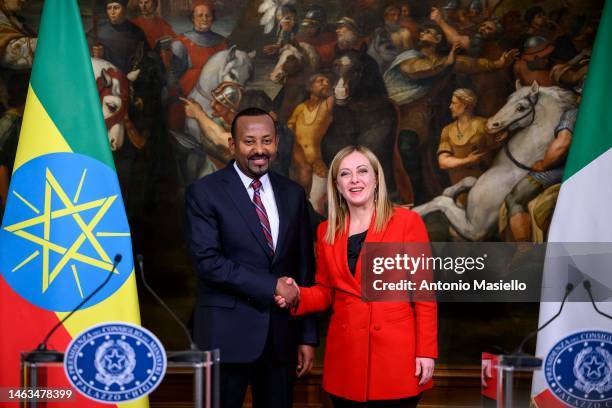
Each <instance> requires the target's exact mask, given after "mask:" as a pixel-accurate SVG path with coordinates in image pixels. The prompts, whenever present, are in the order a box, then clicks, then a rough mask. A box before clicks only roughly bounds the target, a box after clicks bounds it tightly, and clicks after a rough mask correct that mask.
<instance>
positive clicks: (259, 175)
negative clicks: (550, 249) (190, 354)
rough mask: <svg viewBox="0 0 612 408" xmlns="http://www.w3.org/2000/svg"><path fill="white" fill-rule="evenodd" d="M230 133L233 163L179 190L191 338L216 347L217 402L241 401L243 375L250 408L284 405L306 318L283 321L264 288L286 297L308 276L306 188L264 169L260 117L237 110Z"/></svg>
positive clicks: (302, 355) (310, 346) (269, 152)
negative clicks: (193, 278)
mask: <svg viewBox="0 0 612 408" xmlns="http://www.w3.org/2000/svg"><path fill="white" fill-rule="evenodd" d="M231 134H232V136H231V137H230V139H229V146H230V151H231V153H232V155H233V156H234V161H233V162H232V163H230V164H228V166H227V167H225V168H224V169H222V170H219V171H217V172H215V173H213V174H211V175H209V176H207V177H204V178H202V179H200V180H198V181H196V182H195V183H193V184H192V185H191V186H190V187H189V189H188V191H187V194H186V206H187V208H186V210H187V230H188V239H189V247H190V251H191V255H192V259H193V261H194V266H195V270H196V272H197V276H198V294H197V303H196V311H195V316H194V337H195V341H196V342H197V344H198V346H199V347H201V348H202V349H203V350H208V349H213V348H219V349H221V405H222V407H224V408H225V407H229V408H240V407H242V403H243V400H244V396H245V393H246V389H247V386H248V385H249V383H250V384H251V388H252V391H253V406H254V407H255V408H276V407H278V408H289V407H291V404H292V393H293V392H292V387H293V379H294V378H295V376H296V374H297V376H301V375H302V374H304V373H305V372H306V371H308V370H309V369H310V368H311V366H312V363H313V360H314V345H316V344H317V342H318V337H317V331H316V321H315V320H313V319H312V318H310V319H303V320H294V319H292V318H291V316H290V315H289V313H288V312H287V311H286V310H281V309H280V308H278V307H276V304H275V303H274V296H275V295H280V296H285V295H286V296H287V299H288V300H289V301H290V302H292V303H294V304H295V303H297V301H298V298H299V291H298V288H297V286H296V285H295V283H296V282H297V283H298V284H300V285H307V286H308V285H311V284H312V283H313V277H314V261H313V241H312V234H311V230H310V227H309V223H308V215H307V214H308V210H307V200H306V195H305V193H304V190H303V189H302V187H300V186H299V185H298V184H296V183H294V182H292V181H290V180H289V179H287V178H285V177H283V176H280V175H279V174H277V173H274V172H272V171H268V168H269V166H270V163H271V162H272V161H273V160H274V159H275V156H276V150H277V145H278V135H277V133H276V126H275V123H274V120H273V119H272V117H270V115H268V114H267V113H266V112H265V111H263V110H260V109H257V108H249V109H245V110H243V111H241V112H240V113H238V115H236V118H235V119H234V122H233V123H232V132H231ZM298 345H299V346H298ZM296 356H297V361H296ZM296 367H297V368H296Z"/></svg>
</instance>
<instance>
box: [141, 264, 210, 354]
mask: <svg viewBox="0 0 612 408" xmlns="http://www.w3.org/2000/svg"><path fill="white" fill-rule="evenodd" d="M136 261H137V262H138V268H139V269H140V278H141V279H142V283H143V285H144V287H145V288H146V289H147V291H149V293H150V294H151V295H153V297H154V298H155V300H157V302H158V303H159V304H160V305H162V307H163V308H164V309H165V310H166V312H168V314H169V315H170V316H171V317H172V319H173V320H174V321H175V322H176V323H177V324H178V325H179V326H180V327H181V329H182V330H183V332H184V333H185V337H186V338H187V341H188V342H189V350H184V351H178V352H175V353H168V361H175V362H176V361H180V362H202V361H203V359H204V356H205V353H204V352H203V351H201V350H200V349H199V348H198V346H197V345H196V344H195V343H194V342H193V337H191V334H190V333H189V330H188V329H187V326H185V324H184V323H183V321H182V320H181V319H180V318H179V317H178V316H177V315H176V313H174V312H173V311H172V309H171V308H170V307H169V306H168V305H167V304H166V302H164V301H163V300H162V298H160V297H159V295H158V294H157V293H156V292H155V291H154V290H153V288H151V286H149V284H148V283H147V280H146V279H145V273H144V257H143V256H142V254H138V255H136Z"/></svg>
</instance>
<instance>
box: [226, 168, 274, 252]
mask: <svg viewBox="0 0 612 408" xmlns="http://www.w3.org/2000/svg"><path fill="white" fill-rule="evenodd" d="M220 171H223V172H224V174H223V181H224V187H225V191H226V192H227V194H228V195H229V196H230V198H231V200H232V202H233V203H234V205H235V206H236V209H237V210H238V214H240V216H241V217H242V218H243V219H244V221H245V223H246V225H247V226H248V227H249V230H250V231H251V233H252V234H253V236H254V237H255V240H256V241H257V242H259V245H260V246H261V248H262V249H263V251H264V252H265V253H266V255H267V256H268V257H270V251H269V249H268V243H267V241H266V237H265V236H264V233H263V229H262V227H261V224H260V223H259V218H258V217H257V212H256V211H255V208H254V207H253V202H252V201H251V198H250V197H249V193H248V192H247V190H246V188H244V184H242V180H241V179H240V176H239V175H238V173H236V169H234V166H233V163H230V164H228V165H227V166H226V167H225V168H224V169H223V170H220Z"/></svg>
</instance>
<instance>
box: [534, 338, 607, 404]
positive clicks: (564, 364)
mask: <svg viewBox="0 0 612 408" xmlns="http://www.w3.org/2000/svg"><path fill="white" fill-rule="evenodd" d="M544 370H545V377H546V382H547V383H548V387H549V388H550V390H551V391H552V393H553V394H554V395H555V396H556V397H557V398H559V399H560V400H561V401H563V402H564V403H565V404H568V405H569V406H572V407H582V406H587V405H589V404H599V405H598V406H602V407H603V406H608V404H611V405H612V333H610V332H605V331H594V330H593V331H582V332H578V333H574V334H572V335H570V336H567V337H565V338H564V339H562V340H561V341H559V342H558V343H557V344H555V345H554V346H553V347H552V348H551V350H550V351H549V353H548V355H547V357H546V362H545V364H544ZM585 404H587V405H585ZM592 406H597V405H592Z"/></svg>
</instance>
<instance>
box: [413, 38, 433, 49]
mask: <svg viewBox="0 0 612 408" xmlns="http://www.w3.org/2000/svg"><path fill="white" fill-rule="evenodd" d="M436 46H437V44H436V43H432V42H430V41H425V40H419V41H418V42H417V48H418V49H421V48H429V47H434V48H436Z"/></svg>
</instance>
